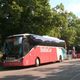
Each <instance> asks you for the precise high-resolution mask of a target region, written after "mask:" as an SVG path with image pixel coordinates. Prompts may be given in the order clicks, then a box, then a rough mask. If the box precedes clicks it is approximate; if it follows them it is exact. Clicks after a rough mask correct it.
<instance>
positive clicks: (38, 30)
mask: <svg viewBox="0 0 80 80" xmlns="http://www.w3.org/2000/svg"><path fill="white" fill-rule="evenodd" d="M79 29H80V19H79V18H78V17H77V16H76V15H75V14H74V13H72V12H67V11H66V10H65V8H64V5H63V4H62V3H61V4H59V5H57V6H56V7H54V8H52V9H51V7H50V5H49V0H0V38H1V41H3V40H4V38H6V37H7V36H8V35H12V34H19V33H35V34H41V35H42V34H44V35H49V36H53V37H58V38H61V39H64V40H65V41H66V43H67V45H68V46H70V45H80V42H79V39H80V30H79Z"/></svg>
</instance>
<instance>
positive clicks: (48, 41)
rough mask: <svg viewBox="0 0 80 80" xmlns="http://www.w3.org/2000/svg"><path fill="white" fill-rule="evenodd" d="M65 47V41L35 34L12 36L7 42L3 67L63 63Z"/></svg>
mask: <svg viewBox="0 0 80 80" xmlns="http://www.w3.org/2000/svg"><path fill="white" fill-rule="evenodd" d="M64 46H65V41H64V40H61V39H58V38H54V37H49V36H39V35H35V34H18V35H12V36H9V37H8V38H7V39H6V41H5V44H4V55H3V57H2V65H3V66H4V67H10V66H30V65H35V66H39V65H40V64H43V63H49V62H55V61H62V60H63V59H64V56H65V54H66V52H64V51H65V49H64V48H63V47H64ZM63 50H64V51H63ZM63 52H64V53H63Z"/></svg>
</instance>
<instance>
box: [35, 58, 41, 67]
mask: <svg viewBox="0 0 80 80" xmlns="http://www.w3.org/2000/svg"><path fill="white" fill-rule="evenodd" d="M39 65H40V60H39V58H37V59H36V61H35V66H36V67H37V66H39Z"/></svg>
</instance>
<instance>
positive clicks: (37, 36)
mask: <svg viewBox="0 0 80 80" xmlns="http://www.w3.org/2000/svg"><path fill="white" fill-rule="evenodd" d="M27 35H31V36H33V37H34V38H35V39H36V40H42V41H51V42H52V41H53V42H56V43H60V42H65V41H64V40H61V39H59V38H56V37H50V36H46V35H43V36H40V35H36V34H29V33H25V34H16V35H11V36H9V38H10V37H18V36H23V37H26V36H27Z"/></svg>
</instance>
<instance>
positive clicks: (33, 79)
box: [0, 59, 80, 80]
mask: <svg viewBox="0 0 80 80" xmlns="http://www.w3.org/2000/svg"><path fill="white" fill-rule="evenodd" d="M0 80H80V60H79V59H75V60H66V61H64V62H61V63H51V64H47V65H41V66H39V67H28V68H21V69H20V68H19V69H10V70H9V69H6V70H3V71H0Z"/></svg>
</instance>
